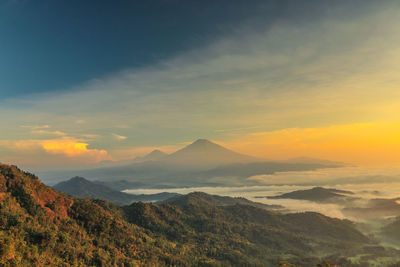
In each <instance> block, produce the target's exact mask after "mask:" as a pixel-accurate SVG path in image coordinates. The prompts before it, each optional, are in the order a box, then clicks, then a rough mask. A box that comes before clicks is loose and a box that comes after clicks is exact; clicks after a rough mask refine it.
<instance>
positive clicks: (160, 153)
mask: <svg viewBox="0 0 400 267" xmlns="http://www.w3.org/2000/svg"><path fill="white" fill-rule="evenodd" d="M155 155H163V156H165V155H167V153H165V152H163V151H161V150H159V149H154V150H153V151H151V152H150V153H149V154H147V156H155Z"/></svg>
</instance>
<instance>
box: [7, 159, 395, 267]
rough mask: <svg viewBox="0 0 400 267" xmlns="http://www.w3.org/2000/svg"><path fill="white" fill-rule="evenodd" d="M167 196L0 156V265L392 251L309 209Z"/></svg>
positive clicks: (242, 262) (209, 261)
mask: <svg viewBox="0 0 400 267" xmlns="http://www.w3.org/2000/svg"><path fill="white" fill-rule="evenodd" d="M78 180H79V179H78ZM228 202H231V204H230V203H228ZM173 203H176V204H172V203H165V204H162V205H158V204H149V203H142V202H137V203H133V204H131V205H129V206H123V207H119V206H116V205H113V204H111V203H109V202H107V201H101V200H91V199H78V198H74V197H71V196H69V195H66V194H64V193H61V192H59V191H56V190H54V189H52V188H50V187H48V186H45V185H44V184H42V183H41V182H40V180H39V179H38V178H37V177H36V176H34V175H32V174H29V173H26V172H23V171H21V170H20V169H18V168H17V167H15V166H8V165H1V164H0V233H1V235H0V265H1V266H276V264H277V263H279V262H280V261H281V260H282V258H283V259H284V260H285V261H286V262H290V263H293V264H296V265H302V266H316V265H317V263H320V262H322V261H323V260H324V259H329V260H331V261H333V262H335V261H337V262H341V263H347V264H353V263H351V262H350V261H347V258H348V257H355V256H357V255H360V254H365V252H366V251H368V255H370V256H375V257H377V256H379V257H389V256H390V255H393V253H394V250H393V249H392V250H388V249H385V248H383V247H378V246H377V245H376V244H374V243H373V241H371V240H370V239H369V238H368V237H367V236H365V235H363V234H362V233H361V232H359V231H358V230H357V229H356V228H355V227H354V225H353V223H351V222H350V221H347V220H340V219H333V218H329V217H326V216H324V215H321V214H318V213H313V212H306V213H296V214H281V213H279V212H274V211H269V210H267V209H265V208H260V207H255V206H252V205H247V204H245V202H242V203H238V202H235V200H229V199H228V198H223V199H220V198H218V197H215V196H210V195H207V194H204V193H192V194H188V195H185V196H181V197H177V198H175V200H174V202H173ZM372 246H373V247H374V248H375V249H374V250H371V247H372ZM375 251H377V252H378V253H379V255H376V254H374V253H375ZM266 252H267V253H266ZM317 255H318V256H317ZM364 263H366V262H360V264H361V265H360V266H363V265H362V264H364ZM351 266H355V265H354V264H353V265H351Z"/></svg>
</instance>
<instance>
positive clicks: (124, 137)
mask: <svg viewBox="0 0 400 267" xmlns="http://www.w3.org/2000/svg"><path fill="white" fill-rule="evenodd" d="M112 136H113V137H114V138H115V139H117V140H118V141H123V140H125V139H126V138H127V137H126V136H123V135H119V134H115V133H113V134H112Z"/></svg>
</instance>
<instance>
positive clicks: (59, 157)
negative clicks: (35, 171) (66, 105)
mask: <svg viewBox="0 0 400 267" xmlns="http://www.w3.org/2000/svg"><path fill="white" fill-rule="evenodd" d="M0 153H2V154H3V153H4V155H6V156H3V157H2V162H7V163H13V164H18V165H21V167H27V168H32V167H33V168H37V167H43V166H46V167H47V168H48V167H50V168H53V169H54V168H55V169H57V168H60V167H65V165H66V164H67V165H68V164H73V165H75V166H81V167H83V166H87V165H90V164H93V163H97V162H100V161H104V160H112V157H111V156H110V155H109V153H108V152H107V151H106V150H104V149H95V148H89V144H88V143H85V142H83V141H81V140H79V139H74V138H71V137H61V138H57V139H46V140H37V139H30V140H18V141H9V140H0Z"/></svg>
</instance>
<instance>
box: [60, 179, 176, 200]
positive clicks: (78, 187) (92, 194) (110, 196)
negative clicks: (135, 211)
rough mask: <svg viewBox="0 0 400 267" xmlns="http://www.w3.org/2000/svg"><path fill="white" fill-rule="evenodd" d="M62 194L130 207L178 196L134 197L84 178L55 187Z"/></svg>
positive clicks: (159, 194) (171, 194) (151, 195)
mask: <svg viewBox="0 0 400 267" xmlns="http://www.w3.org/2000/svg"><path fill="white" fill-rule="evenodd" d="M53 188H54V189H57V190H59V191H61V192H64V193H66V194H69V195H71V196H74V197H78V198H93V199H102V200H107V201H110V202H112V203H114V204H117V205H128V204H131V203H132V202H135V201H144V202H156V201H163V200H166V199H168V198H170V197H173V196H177V195H178V194H176V193H167V192H164V193H158V194H150V195H132V194H127V193H124V192H120V191H118V190H114V189H112V188H109V187H108V186H106V185H104V184H98V183H94V182H91V181H89V180H86V179H85V178H83V177H73V178H71V179H69V180H68V181H64V182H60V183H58V184H56V185H54V186H53Z"/></svg>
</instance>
